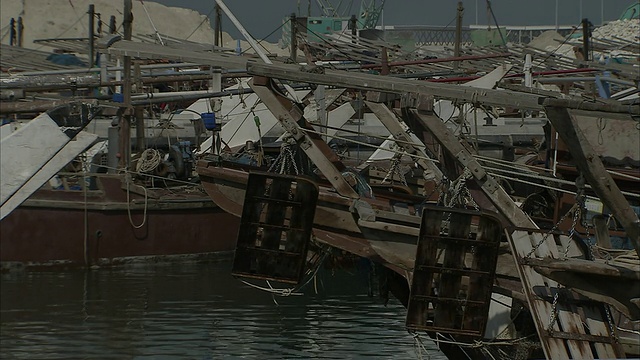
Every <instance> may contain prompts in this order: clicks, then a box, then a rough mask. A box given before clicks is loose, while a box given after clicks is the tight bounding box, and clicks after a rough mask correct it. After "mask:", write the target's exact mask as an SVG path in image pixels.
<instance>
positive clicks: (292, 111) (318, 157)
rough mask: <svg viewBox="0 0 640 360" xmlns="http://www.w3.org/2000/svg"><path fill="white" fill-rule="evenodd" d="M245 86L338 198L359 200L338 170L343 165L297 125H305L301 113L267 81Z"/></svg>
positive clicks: (256, 79) (319, 142) (312, 136)
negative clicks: (334, 191)
mask: <svg viewBox="0 0 640 360" xmlns="http://www.w3.org/2000/svg"><path fill="white" fill-rule="evenodd" d="M249 86H251V88H252V89H253V90H254V91H255V93H256V94H257V95H258V96H259V97H260V100H262V102H264V104H265V105H266V106H267V107H268V108H269V110H270V111H271V112H272V113H273V114H274V115H276V117H277V118H278V120H279V121H280V123H281V124H282V126H283V127H284V128H285V129H286V130H287V131H288V132H289V133H291V135H292V136H293V137H294V138H295V139H296V141H297V142H298V143H299V144H300V148H301V149H302V150H303V151H304V152H305V154H307V156H308V157H309V158H310V159H311V161H313V163H314V164H315V165H316V166H317V167H318V169H319V170H320V171H321V172H322V174H324V175H325V176H326V177H327V180H328V181H329V182H330V183H331V185H333V187H335V189H336V190H337V191H338V193H339V194H341V195H343V196H346V197H349V198H353V199H357V198H359V197H360V196H359V195H358V193H357V192H356V191H355V190H354V189H353V188H352V187H351V185H349V183H348V182H347V181H346V180H345V179H344V177H343V176H342V174H341V173H340V170H342V169H344V164H342V162H341V161H340V160H339V159H338V157H337V155H336V154H335V153H334V152H333V151H332V150H331V149H330V148H329V145H327V143H326V142H324V141H323V140H322V138H321V137H320V136H319V135H317V134H315V133H305V132H304V131H303V130H302V129H301V128H300V126H299V125H298V121H301V122H303V123H305V124H306V120H304V117H303V116H302V112H301V111H300V110H298V109H297V108H296V107H295V105H294V104H292V102H291V100H289V99H287V98H286V97H284V96H282V95H280V94H278V92H276V91H275V89H274V87H273V83H272V80H271V79H269V78H253V79H252V80H251V81H250V82H249Z"/></svg>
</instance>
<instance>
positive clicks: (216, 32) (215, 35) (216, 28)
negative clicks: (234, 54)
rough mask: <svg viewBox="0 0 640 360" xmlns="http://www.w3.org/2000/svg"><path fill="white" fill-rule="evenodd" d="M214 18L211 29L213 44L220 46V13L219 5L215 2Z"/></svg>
mask: <svg viewBox="0 0 640 360" xmlns="http://www.w3.org/2000/svg"><path fill="white" fill-rule="evenodd" d="M215 9H216V18H215V24H214V29H213V31H214V32H213V45H214V46H221V45H222V41H221V39H222V13H220V5H218V4H216V7H215Z"/></svg>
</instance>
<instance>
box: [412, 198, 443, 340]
mask: <svg viewBox="0 0 640 360" xmlns="http://www.w3.org/2000/svg"><path fill="white" fill-rule="evenodd" d="M442 217H443V212H442V211H429V210H425V212H424V213H423V214H422V226H421V227H420V237H419V239H418V246H417V248H416V260H415V266H414V272H413V278H412V279H411V294H419V295H431V288H432V286H433V272H432V271H420V270H416V269H418V268H419V266H421V265H427V266H432V267H433V266H436V263H437V254H436V252H437V250H438V241H437V237H439V236H440V228H441V226H442ZM434 237H436V238H434ZM412 300H413V297H410V299H409V305H408V306H407V319H406V325H407V327H408V328H413V329H415V328H420V327H424V326H425V325H426V321H427V316H428V310H429V303H428V302H424V301H412Z"/></svg>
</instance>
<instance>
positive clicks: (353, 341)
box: [0, 262, 444, 359]
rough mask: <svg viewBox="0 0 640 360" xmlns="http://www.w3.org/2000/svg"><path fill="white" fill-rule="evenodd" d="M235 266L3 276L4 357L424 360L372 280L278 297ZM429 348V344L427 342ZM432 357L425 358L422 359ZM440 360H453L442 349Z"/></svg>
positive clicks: (338, 280) (330, 282)
mask: <svg viewBox="0 0 640 360" xmlns="http://www.w3.org/2000/svg"><path fill="white" fill-rule="evenodd" d="M230 267H231V264H230V263H228V262H223V263H217V264H180V265H146V266H138V267H128V268H126V269H111V270H107V269H101V270H98V271H90V272H82V271H75V272H17V273H9V274H4V275H2V278H1V282H0V285H1V290H2V291H1V312H0V315H1V317H0V321H1V324H0V325H1V326H0V340H1V346H0V355H1V356H0V357H1V358H2V359H33V358H40V359H63V358H64V359H145V358H148V359H173V358H186V359H221V358H244V359H283V358H323V359H338V358H340V359H344V358H349V359H351V358H359V357H363V356H369V357H375V358H399V359H410V358H416V356H417V355H416V352H415V350H414V340H413V338H412V337H411V335H410V334H408V333H407V332H406V330H405V328H404V314H405V309H404V308H403V307H402V305H400V304H399V303H398V302H397V301H395V300H391V301H390V303H389V305H388V306H386V307H385V306H384V305H382V304H381V301H380V300H379V299H377V298H375V297H374V298H371V297H369V296H367V283H366V281H365V278H366V276H365V275H361V274H358V273H353V274H350V273H347V272H338V273H335V274H332V273H330V272H325V271H321V272H320V273H319V275H318V281H317V283H316V287H317V288H318V294H315V293H314V286H313V284H311V286H310V287H309V288H307V289H305V295H303V296H290V297H286V298H283V297H278V298H277V301H278V305H276V304H275V303H274V301H273V298H272V297H271V295H269V294H266V293H264V292H261V291H259V290H256V289H253V288H251V287H248V286H246V285H244V284H242V283H241V282H239V281H238V280H236V279H234V278H233V277H232V276H231V275H230ZM425 342H426V343H427V344H429V345H430V343H429V342H428V341H426V340H425ZM423 355H426V354H423ZM429 355H430V356H431V358H432V359H442V358H444V357H443V356H442V355H441V354H440V353H437V352H436V351H435V350H434V351H433V352H430V354H429Z"/></svg>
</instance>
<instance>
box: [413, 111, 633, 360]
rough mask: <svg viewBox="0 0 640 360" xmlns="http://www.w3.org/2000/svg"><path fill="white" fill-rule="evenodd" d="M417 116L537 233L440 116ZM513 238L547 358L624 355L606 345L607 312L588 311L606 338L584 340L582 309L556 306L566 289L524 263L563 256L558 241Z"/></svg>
mask: <svg viewBox="0 0 640 360" xmlns="http://www.w3.org/2000/svg"><path fill="white" fill-rule="evenodd" d="M412 114H413V116H414V117H415V119H416V120H417V121H420V122H421V123H422V125H423V126H424V127H425V128H427V129H428V130H429V131H430V132H431V133H432V134H433V136H434V137H435V138H436V139H437V140H438V142H439V143H440V144H441V145H442V147H443V148H444V149H446V151H447V152H448V153H449V154H451V155H453V156H454V157H455V158H456V159H457V162H458V163H459V164H461V165H463V166H465V167H467V168H469V169H470V170H471V173H472V174H473V176H474V179H475V181H476V182H477V183H478V184H479V185H480V187H481V188H482V190H483V192H484V193H485V194H486V196H487V197H488V198H489V199H490V200H491V201H492V203H493V204H494V206H495V207H496V208H497V209H498V211H500V212H501V213H502V214H503V215H504V216H505V217H506V218H507V219H509V220H510V221H511V222H512V224H513V225H514V227H515V228H525V229H537V226H536V224H535V223H534V222H533V221H532V220H531V219H530V218H529V217H528V216H527V215H526V214H525V213H524V212H523V211H522V210H521V209H520V208H519V207H517V206H516V204H515V202H513V200H512V199H511V198H510V197H509V195H508V194H507V193H506V192H505V190H504V189H503V188H502V187H501V186H499V185H498V184H497V183H496V182H495V180H494V179H493V178H492V177H491V176H490V175H489V174H487V173H486V171H485V170H484V169H483V168H482V166H481V165H480V164H479V163H478V162H477V161H476V160H474V159H473V157H472V156H471V154H470V153H469V152H468V151H467V150H465V149H464V147H463V146H462V145H461V144H460V142H459V140H458V139H457V138H456V137H455V136H454V135H453V134H452V133H451V131H449V129H447V127H446V126H445V125H444V124H443V123H442V121H441V120H440V119H439V118H437V117H434V116H428V115H424V114H420V113H419V112H417V111H415V110H414V111H412ZM507 235H508V237H509V244H510V246H511V251H512V254H513V255H514V259H515V261H516V264H517V268H518V272H519V275H520V278H521V280H522V282H523V287H524V293H525V295H526V296H527V301H528V303H529V307H530V308H531V309H532V315H533V318H534V322H535V325H536V329H537V331H538V336H539V337H540V339H541V342H542V346H543V349H544V352H545V356H546V357H547V358H548V359H570V358H572V359H593V358H612V357H619V356H623V353H622V351H621V349H620V347H619V346H616V345H615V344H613V343H603V342H602V341H603V340H602V339H603V338H604V337H605V336H609V337H610V336H611V335H612V334H611V333H610V330H612V329H611V328H610V327H609V326H608V325H607V322H606V321H607V319H606V317H605V316H604V312H603V311H599V310H592V309H590V308H589V309H588V310H587V311H588V312H589V313H590V314H592V315H593V316H594V317H593V319H592V321H591V322H592V323H591V326H590V333H589V335H594V336H601V337H603V338H597V339H598V341H595V340H594V338H588V339H586V338H585V337H584V336H586V335H587V334H586V332H585V327H584V326H583V320H584V319H583V318H582V317H581V314H580V313H579V311H578V309H577V307H576V306H574V305H570V304H568V303H565V302H564V301H563V302H562V303H560V302H559V303H557V304H555V306H554V305H553V304H552V303H551V302H550V301H549V298H550V297H551V298H553V296H554V295H555V294H556V293H557V292H558V291H560V287H559V285H558V283H557V282H555V281H553V280H550V279H548V278H545V277H543V276H542V275H540V274H539V273H537V272H536V271H535V270H534V268H533V267H532V266H528V265H526V264H525V263H523V261H522V259H524V258H528V257H531V256H535V257H550V258H555V259H557V258H559V255H558V249H557V247H556V245H555V243H553V242H552V241H549V239H545V238H544V237H543V234H541V233H539V232H536V231H523V230H517V231H514V232H513V234H510V233H507ZM550 238H551V237H550ZM604 306H605V305H603V304H601V303H599V304H596V307H597V308H599V309H602V308H603V307H604ZM585 307H587V308H588V307H589V306H585ZM567 333H571V334H575V336H574V337H573V338H567V336H564V335H565V334H567ZM553 335H555V336H553ZM590 342H595V343H596V344H597V346H595V349H596V351H595V353H594V351H592V349H591V346H590Z"/></svg>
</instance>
